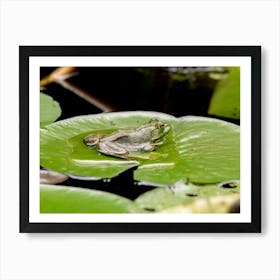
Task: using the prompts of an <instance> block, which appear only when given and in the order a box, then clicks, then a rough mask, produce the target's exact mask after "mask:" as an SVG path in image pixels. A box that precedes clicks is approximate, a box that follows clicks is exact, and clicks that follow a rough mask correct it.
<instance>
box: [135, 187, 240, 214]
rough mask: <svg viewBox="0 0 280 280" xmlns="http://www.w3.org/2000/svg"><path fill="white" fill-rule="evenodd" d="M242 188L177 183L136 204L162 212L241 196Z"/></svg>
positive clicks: (139, 198)
mask: <svg viewBox="0 0 280 280" xmlns="http://www.w3.org/2000/svg"><path fill="white" fill-rule="evenodd" d="M239 191H240V188H239V186H237V187H236V188H234V189H233V188H232V189H225V188H221V187H220V186H219V185H201V186H196V185H185V184H183V183H177V184H176V186H175V187H171V188H156V189H154V190H151V191H148V192H146V193H144V194H142V195H140V196H139V197H138V198H137V199H136V200H135V202H136V203H137V204H138V205H139V206H140V207H141V208H143V209H154V211H162V210H164V209H168V208H175V207H177V206H178V207H181V205H184V206H186V205H188V204H191V203H193V202H194V201H196V200H199V199H210V198H213V197H221V196H228V195H232V194H239Z"/></svg>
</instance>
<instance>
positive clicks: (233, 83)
mask: <svg viewBox="0 0 280 280" xmlns="http://www.w3.org/2000/svg"><path fill="white" fill-rule="evenodd" d="M208 114H209V115H215V116H219V117H225V118H232V119H239V118H240V67H229V74H228V76H227V77H226V78H224V79H222V80H220V81H219V82H218V84H217V86H216V88H215V91H214V93H213V97H212V99H211V102H210V106H209V109H208Z"/></svg>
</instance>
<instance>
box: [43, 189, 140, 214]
mask: <svg viewBox="0 0 280 280" xmlns="http://www.w3.org/2000/svg"><path fill="white" fill-rule="evenodd" d="M40 212H41V213H139V212H140V213H141V212H144V211H143V210H142V209H141V208H140V207H138V206H137V205H136V204H135V203H134V202H133V201H131V200H129V199H127V198H124V197H121V196H118V195H115V194H111V193H107V192H102V191H96V190H90V189H83V188H77V187H68V186H53V185H41V188H40Z"/></svg>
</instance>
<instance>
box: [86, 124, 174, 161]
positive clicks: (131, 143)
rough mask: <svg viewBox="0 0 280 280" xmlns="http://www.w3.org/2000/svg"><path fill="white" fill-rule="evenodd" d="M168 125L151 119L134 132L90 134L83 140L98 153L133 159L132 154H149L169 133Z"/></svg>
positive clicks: (121, 131)
mask: <svg viewBox="0 0 280 280" xmlns="http://www.w3.org/2000/svg"><path fill="white" fill-rule="evenodd" d="M169 130H170V125H169V124H166V123H163V122H160V121H158V120H156V119H152V120H151V121H150V122H149V123H147V124H144V125H141V126H139V127H138V128H136V129H134V130H119V131H116V132H114V133H111V134H107V135H106V134H105V135H104V134H91V135H88V136H86V137H85V138H84V142H85V144H86V145H87V146H93V147H95V148H96V149H97V150H98V151H99V152H100V153H102V154H106V155H110V156H115V157H120V158H126V159H127V158H129V157H133V152H151V151H153V150H154V149H155V146H157V145H161V144H162V143H163V142H162V141H160V140H161V139H163V137H164V136H165V135H166V134H167V133H168V132H169Z"/></svg>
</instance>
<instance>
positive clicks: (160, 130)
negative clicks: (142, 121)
mask: <svg viewBox="0 0 280 280" xmlns="http://www.w3.org/2000/svg"><path fill="white" fill-rule="evenodd" d="M151 123H152V124H153V125H154V127H155V129H154V130H153V131H152V141H155V140H158V139H160V138H162V137H164V136H165V135H166V134H167V133H168V132H169V131H170V128H171V126H170V124H168V123H164V122H161V121H159V120H157V119H152V120H151Z"/></svg>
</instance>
